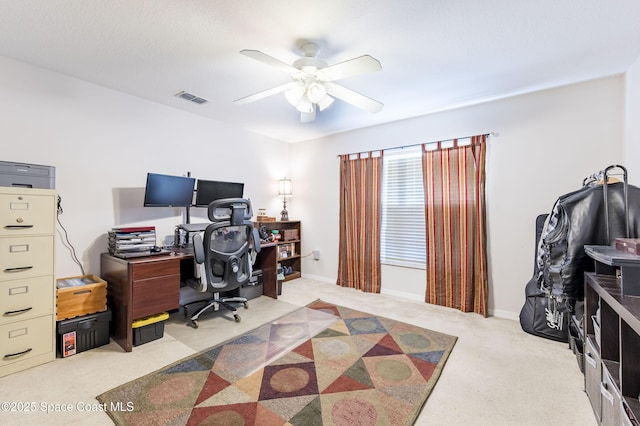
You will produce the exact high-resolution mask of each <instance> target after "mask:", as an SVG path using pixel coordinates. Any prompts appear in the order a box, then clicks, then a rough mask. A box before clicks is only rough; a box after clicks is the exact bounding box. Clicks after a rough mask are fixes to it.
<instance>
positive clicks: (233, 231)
mask: <svg viewBox="0 0 640 426" xmlns="http://www.w3.org/2000/svg"><path fill="white" fill-rule="evenodd" d="M208 215H209V220H210V221H211V223H210V224H209V225H208V226H207V227H206V229H205V230H204V233H203V234H201V237H199V238H194V250H195V255H196V262H198V263H200V264H201V274H202V275H201V280H205V281H206V284H207V291H213V292H216V291H228V290H233V289H235V288H238V287H240V286H241V285H242V284H244V283H246V282H248V281H249V279H250V278H251V269H252V263H253V262H252V258H251V251H252V250H255V249H256V245H258V250H259V240H258V241H255V240H254V238H255V232H254V231H255V230H254V227H253V222H251V220H250V219H251V217H252V216H253V212H252V210H251V202H250V201H249V200H246V199H242V198H226V199H222V200H217V201H214V202H212V203H211V204H209V207H208ZM198 246H199V247H201V249H202V250H201V252H199V251H200V250H198V249H197V247H198ZM203 284H204V282H203ZM203 290H204V286H203Z"/></svg>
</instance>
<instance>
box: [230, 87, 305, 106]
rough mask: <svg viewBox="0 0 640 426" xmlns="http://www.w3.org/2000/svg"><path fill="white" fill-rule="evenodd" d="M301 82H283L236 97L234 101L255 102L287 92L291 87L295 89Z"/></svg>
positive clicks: (241, 102) (239, 103) (241, 103)
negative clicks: (260, 90)
mask: <svg viewBox="0 0 640 426" xmlns="http://www.w3.org/2000/svg"><path fill="white" fill-rule="evenodd" d="M298 85H299V83H298V82H295V81H291V82H289V83H286V84H282V85H280V86H276V87H273V88H271V89H267V90H263V91H262V92H258V93H254V94H253V95H249V96H245V97H243V98H240V99H236V100H235V101H233V103H235V104H238V105H244V104H248V103H249V102H255V101H257V100H260V99H263V98H266V97H267V96H271V95H275V94H277V93H282V92H286V91H287V90H289V89H293V88H294V87H296V86H298Z"/></svg>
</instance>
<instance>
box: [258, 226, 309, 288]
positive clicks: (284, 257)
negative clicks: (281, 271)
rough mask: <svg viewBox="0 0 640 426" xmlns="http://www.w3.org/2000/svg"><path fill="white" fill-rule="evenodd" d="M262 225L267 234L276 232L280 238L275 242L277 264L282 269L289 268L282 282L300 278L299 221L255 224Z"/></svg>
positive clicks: (300, 248) (300, 245)
mask: <svg viewBox="0 0 640 426" xmlns="http://www.w3.org/2000/svg"><path fill="white" fill-rule="evenodd" d="M260 225H263V226H265V227H266V228H267V232H268V233H269V234H271V231H273V230H277V231H278V233H279V235H280V236H281V238H280V240H279V241H277V243H276V245H277V250H276V257H277V262H278V263H279V264H281V265H282V266H283V267H284V268H287V269H288V268H291V272H290V273H285V276H284V280H285V281H290V280H294V279H296V278H300V277H301V276H302V253H301V250H302V244H301V243H302V234H301V229H300V221H299V220H287V221H275V222H256V224H255V226H257V227H259V226H260Z"/></svg>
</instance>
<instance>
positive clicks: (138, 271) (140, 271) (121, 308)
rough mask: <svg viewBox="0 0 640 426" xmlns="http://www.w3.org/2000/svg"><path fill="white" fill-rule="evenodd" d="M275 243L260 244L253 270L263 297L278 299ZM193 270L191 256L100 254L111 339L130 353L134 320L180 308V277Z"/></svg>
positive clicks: (185, 254)
mask: <svg viewBox="0 0 640 426" xmlns="http://www.w3.org/2000/svg"><path fill="white" fill-rule="evenodd" d="M276 251H277V250H276V244H274V243H264V244H262V245H261V251H260V253H259V254H258V257H257V259H256V262H255V265H254V268H255V269H262V279H263V286H262V291H263V294H264V295H265V296H269V297H271V298H274V299H277V298H278V283H277V257H276ZM192 271H193V256H192V255H191V254H187V253H180V252H175V253H169V254H163V255H156V256H148V257H138V258H131V259H121V258H118V257H115V256H111V255H110V254H109V253H102V254H101V256H100V277H101V278H102V279H104V280H106V281H107V300H108V304H109V307H110V309H111V312H112V315H113V317H112V320H111V324H110V327H109V329H110V334H111V338H113V340H115V341H116V342H117V343H118V344H119V345H120V346H122V348H123V349H124V350H125V351H127V352H131V351H132V350H133V329H132V328H131V324H132V323H133V321H134V320H136V319H138V318H142V317H146V316H149V315H154V314H157V313H160V312H164V311H172V310H175V309H178V308H179V307H180V282H181V276H185V275H186V276H188V275H189V274H190V273H191V272H192Z"/></svg>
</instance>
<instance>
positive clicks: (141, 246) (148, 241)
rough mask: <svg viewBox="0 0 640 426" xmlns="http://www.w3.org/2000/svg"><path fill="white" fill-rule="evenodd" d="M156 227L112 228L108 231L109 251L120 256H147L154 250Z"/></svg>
mask: <svg viewBox="0 0 640 426" xmlns="http://www.w3.org/2000/svg"><path fill="white" fill-rule="evenodd" d="M155 247H156V227H155V226H140V227H132V228H113V229H112V230H111V231H109V253H111V254H112V255H113V256H116V257H121V258H125V259H126V258H130V257H140V256H149V255H150V254H152V253H153V252H155Z"/></svg>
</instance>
